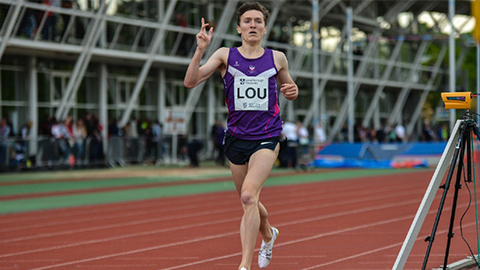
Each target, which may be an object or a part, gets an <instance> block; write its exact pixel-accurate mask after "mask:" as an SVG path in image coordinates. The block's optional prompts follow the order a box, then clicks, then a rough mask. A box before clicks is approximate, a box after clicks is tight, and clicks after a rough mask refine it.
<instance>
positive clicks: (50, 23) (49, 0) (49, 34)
mask: <svg viewBox="0 0 480 270" xmlns="http://www.w3.org/2000/svg"><path fill="white" fill-rule="evenodd" d="M43 4H44V5H47V6H51V7H60V6H61V0H44V1H43ZM46 16H47V20H46V21H45V25H44V26H43V31H42V38H43V40H52V41H55V38H56V37H57V18H58V15H57V13H55V12H52V11H47V15H46Z"/></svg>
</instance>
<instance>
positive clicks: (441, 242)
mask: <svg viewBox="0 0 480 270" xmlns="http://www.w3.org/2000/svg"><path fill="white" fill-rule="evenodd" d="M432 174H433V171H421V172H416V173H404V174H397V175H389V176H378V177H369V178H358V179H353V180H341V181H329V182H319V183H310V184H298V185H290V186H277V187H265V188H264V189H263V191H262V195H261V201H262V203H264V204H265V206H266V207H267V209H268V210H269V214H270V222H271V223H272V225H274V226H276V227H278V228H279V230H280V235H279V238H278V240H277V242H276V245H275V247H274V253H273V254H274V259H273V261H272V263H271V264H270V266H269V267H268V269H274V270H287V269H288V270H292V269H295V270H307V269H329V270H330V269H342V270H346V269H356V270H362V269H365V270H374V269H392V266H393V264H394V262H395V259H396V257H397V255H398V252H399V250H400V247H401V246H402V244H403V241H404V238H405V235H406V233H407V231H408V229H409V227H410V225H411V222H412V220H413V217H414V215H415V213H416V211H417V209H418V207H419V205H420V201H421V199H422V198H423V195H424V193H425V190H426V188H427V186H428V183H429V182H430V179H431V176H432ZM272 181H274V180H272ZM471 185H472V184H470V186H471ZM440 193H441V192H439V193H438V194H437V198H436V200H435V201H434V203H433V205H432V209H430V213H429V215H428V217H427V220H426V222H425V224H424V225H423V227H422V231H421V232H420V235H419V239H418V240H417V242H416V243H415V246H414V248H413V250H412V252H411V254H410V257H409V259H408V261H407V264H406V266H405V268H404V269H416V270H418V269H421V265H422V262H423V259H424V256H425V251H426V247H427V243H425V242H423V239H424V238H425V237H426V236H427V235H429V234H430V232H431V229H432V226H433V220H434V216H435V214H436V212H437V208H438V203H439V199H440V195H441V194H440ZM449 193H451V194H452V195H453V189H451V190H450V192H449ZM450 197H451V196H450ZM468 201H469V195H468V192H467V189H466V188H462V189H461V191H460V198H459V205H458V207H457V215H456V222H455V237H454V238H453V240H452V247H451V251H450V260H449V262H454V261H457V260H460V259H464V258H465V256H467V255H469V251H468V249H467V247H466V244H465V243H464V242H463V240H462V238H461V236H460V231H459V220H460V217H461V215H462V214H463V212H464V210H465V208H466V206H467V204H468ZM450 210H451V198H449V199H448V200H447V202H446V206H445V209H444V211H443V212H442V219H441V222H440V226H439V230H438V232H437V234H436V236H437V238H436V241H435V243H434V245H433V250H432V252H431V254H430V256H429V264H428V267H427V269H431V268H434V267H439V266H440V265H441V264H442V263H443V257H444V254H445V242H446V238H447V237H446V231H447V229H448V221H449V219H450ZM241 214H242V211H241V207H240V204H239V199H238V197H237V195H236V193H235V192H234V191H231V192H219V193H213V194H204V195H195V196H183V197H175V198H163V199H155V200H145V201H139V202H128V203H127V202H125V203H120V204H118V203H117V204H108V205H98V206H90V207H78V208H69V209H60V210H49V211H41V212H31V213H22V214H12V215H4V216H0V224H1V227H0V269H37V270H39V269H92V270H95V269H98V270H100V269H102V270H105V269H129V270H136V269H142V270H144V269H148V270H150V269H152V270H156V269H159V270H160V269H161V270H173V269H182V270H183V269H185V270H191V269H195V270H204V269H205V270H206V269H208V270H212V269H222V270H223V269H230V270H234V269H237V267H238V263H239V261H240V239H239V233H238V227H239V223H240V217H241ZM463 232H464V234H465V238H466V239H467V240H468V242H469V243H470V245H471V246H472V248H473V249H474V251H476V230H475V214H474V209H473V207H472V209H471V210H470V211H469V213H468V214H467V216H466V217H465V220H464V222H463ZM259 241H260V239H259ZM258 246H259V244H257V248H258ZM256 259H257V255H256V254H255V256H254V262H255V263H254V265H253V266H252V270H254V269H259V268H258V266H257V265H256Z"/></svg>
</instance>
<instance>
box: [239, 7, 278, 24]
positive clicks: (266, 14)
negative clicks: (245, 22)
mask: <svg viewBox="0 0 480 270" xmlns="http://www.w3.org/2000/svg"><path fill="white" fill-rule="evenodd" d="M249 10H258V11H260V12H261V13H262V14H263V20H264V21H265V26H266V25H267V23H268V18H269V17H270V12H269V11H268V9H267V8H266V7H264V6H263V5H262V4H260V3H258V2H246V3H243V4H242V5H241V6H240V7H239V8H238V11H237V25H240V17H242V15H243V14H244V13H245V12H247V11H249Z"/></svg>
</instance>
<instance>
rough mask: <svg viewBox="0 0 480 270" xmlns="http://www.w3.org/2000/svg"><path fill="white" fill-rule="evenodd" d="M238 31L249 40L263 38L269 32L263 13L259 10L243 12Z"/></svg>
mask: <svg viewBox="0 0 480 270" xmlns="http://www.w3.org/2000/svg"><path fill="white" fill-rule="evenodd" d="M237 31H238V33H239V34H240V35H242V38H245V39H247V40H261V39H262V37H263V35H265V34H266V33H267V27H266V26H265V20H264V19H263V14H262V13H261V12H260V11H258V10H249V11H247V12H245V13H243V15H242V17H240V25H237Z"/></svg>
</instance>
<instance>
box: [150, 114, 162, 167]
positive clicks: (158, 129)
mask: <svg viewBox="0 0 480 270" xmlns="http://www.w3.org/2000/svg"><path fill="white" fill-rule="evenodd" d="M152 135H153V151H154V156H155V162H158V160H160V159H161V158H162V154H163V150H162V124H160V121H158V120H157V121H155V122H154V123H153V124H152Z"/></svg>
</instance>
